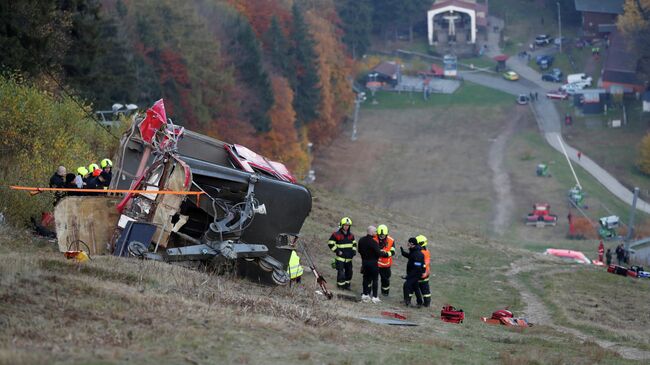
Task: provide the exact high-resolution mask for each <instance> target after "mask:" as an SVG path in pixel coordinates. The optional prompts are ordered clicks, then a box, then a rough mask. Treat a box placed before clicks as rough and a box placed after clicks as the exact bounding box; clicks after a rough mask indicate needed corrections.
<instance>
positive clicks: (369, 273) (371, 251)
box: [359, 226, 388, 303]
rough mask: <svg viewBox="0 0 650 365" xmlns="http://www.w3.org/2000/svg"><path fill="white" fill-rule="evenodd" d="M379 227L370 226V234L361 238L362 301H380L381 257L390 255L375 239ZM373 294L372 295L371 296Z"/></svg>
mask: <svg viewBox="0 0 650 365" xmlns="http://www.w3.org/2000/svg"><path fill="white" fill-rule="evenodd" d="M375 234H377V228H375V227H374V226H368V234H367V235H365V236H363V237H362V238H361V239H359V255H361V273H362V274H363V294H362V295H361V301H362V302H365V303H367V302H373V303H379V302H381V300H380V299H379V298H377V292H378V290H377V287H378V282H377V281H378V279H379V267H378V265H379V259H380V258H382V257H388V254H387V253H386V252H384V251H382V250H381V249H380V248H379V244H377V241H375ZM371 294H372V296H370V295H371Z"/></svg>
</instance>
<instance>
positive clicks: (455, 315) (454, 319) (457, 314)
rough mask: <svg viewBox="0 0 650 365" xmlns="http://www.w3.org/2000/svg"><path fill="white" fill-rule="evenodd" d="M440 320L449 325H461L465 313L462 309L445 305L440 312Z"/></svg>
mask: <svg viewBox="0 0 650 365" xmlns="http://www.w3.org/2000/svg"><path fill="white" fill-rule="evenodd" d="M440 319H442V320H443V321H445V322H450V323H463V320H465V312H463V310H462V309H457V308H454V307H453V306H451V305H446V306H444V307H442V310H441V311H440Z"/></svg>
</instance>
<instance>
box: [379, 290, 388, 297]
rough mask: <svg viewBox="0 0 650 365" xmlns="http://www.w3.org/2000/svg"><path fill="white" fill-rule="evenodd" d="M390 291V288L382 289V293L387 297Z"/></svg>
mask: <svg viewBox="0 0 650 365" xmlns="http://www.w3.org/2000/svg"><path fill="white" fill-rule="evenodd" d="M388 293H389V291H388V290H382V291H381V295H383V296H385V297H387V296H388Z"/></svg>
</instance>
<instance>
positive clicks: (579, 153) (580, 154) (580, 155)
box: [578, 151, 582, 161]
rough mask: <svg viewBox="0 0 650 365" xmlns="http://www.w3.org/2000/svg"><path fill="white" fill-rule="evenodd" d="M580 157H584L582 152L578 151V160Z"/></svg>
mask: <svg viewBox="0 0 650 365" xmlns="http://www.w3.org/2000/svg"><path fill="white" fill-rule="evenodd" d="M580 157H582V152H580V151H578V161H580Z"/></svg>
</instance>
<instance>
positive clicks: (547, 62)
mask: <svg viewBox="0 0 650 365" xmlns="http://www.w3.org/2000/svg"><path fill="white" fill-rule="evenodd" d="M553 60H554V57H553V56H552V55H543V56H537V58H536V59H535V62H537V65H539V68H541V69H542V70H546V69H548V68H549V67H551V65H552V64H553Z"/></svg>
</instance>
